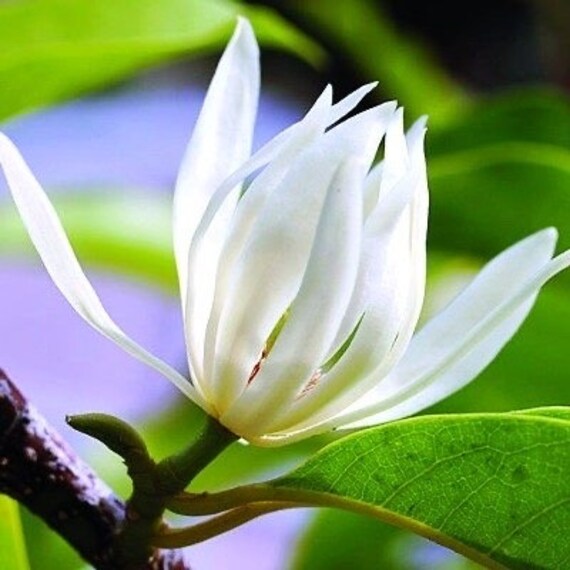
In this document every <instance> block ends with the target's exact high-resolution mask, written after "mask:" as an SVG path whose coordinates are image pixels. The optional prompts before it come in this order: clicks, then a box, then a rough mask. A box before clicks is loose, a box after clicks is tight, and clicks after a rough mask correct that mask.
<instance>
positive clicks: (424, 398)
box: [0, 20, 570, 445]
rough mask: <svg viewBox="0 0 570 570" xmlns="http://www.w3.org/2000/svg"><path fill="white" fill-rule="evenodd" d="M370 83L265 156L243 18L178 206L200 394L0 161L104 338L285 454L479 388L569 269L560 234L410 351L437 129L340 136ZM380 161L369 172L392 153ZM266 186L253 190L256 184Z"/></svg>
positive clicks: (505, 269) (381, 111) (360, 127)
mask: <svg viewBox="0 0 570 570" xmlns="http://www.w3.org/2000/svg"><path fill="white" fill-rule="evenodd" d="M372 88H373V85H369V86H365V87H362V88H361V89H359V90H357V91H355V92H354V93H352V94H351V95H349V96H348V97H346V98H345V99H343V100H342V101H340V102H338V103H336V104H334V105H333V104H332V102H331V90H330V88H328V87H327V88H326V89H325V90H324V92H323V93H322V95H321V96H320V97H319V99H318V100H317V101H316V103H315V104H314V105H313V107H312V108H311V109H310V111H309V112H308V113H307V115H306V116H305V117H304V118H303V119H302V120H301V121H299V122H298V123H296V124H294V125H292V126H291V127H289V128H288V129H287V130H285V131H283V132H282V133H280V134H279V135H277V136H276V137H275V138H274V139H273V140H271V141H270V142H269V143H267V144H266V145H265V146H264V147H262V148H261V149H260V150H259V151H257V152H256V153H255V154H253V155H252V156H250V154H251V140H252V133H253V128H254V122H255V115H256V108H257V99H258V91H259V54H258V47H257V44H256V41H255V38H254V36H253V32H252V30H251V28H250V26H249V24H248V23H247V22H246V21H244V20H241V21H240V22H239V24H238V27H237V29H236V32H235V34H234V36H233V38H232V40H231V41H230V43H229V45H228V47H227V49H226V51H225V53H224V55H223V57H222V59H221V61H220V63H219V65H218V68H217V70H216V73H215V75H214V78H213V80H212V82H211V85H210V88H209V90H208V93H207V96H206V100H205V102H204V106H203V108H202V111H201V114H200V117H199V119H198V122H197V124H196V127H195V129H194V133H193V136H192V139H191V141H190V144H189V147H188V150H187V153H186V156H185V158H184V161H183V164H182V168H181V170H180V175H179V178H178V182H177V185H176V194H175V197H174V221H173V226H174V229H173V234H174V250H175V256H176V264H177V268H178V274H179V281H180V295H181V299H182V310H183V315H184V324H185V332H186V346H187V352H188V361H189V368H190V371H191V380H188V379H186V378H184V377H183V376H182V375H180V374H179V373H178V372H177V371H176V370H174V369H173V368H172V367H170V366H169V365H168V364H165V363H164V362H162V361H160V360H159V359H157V358H156V357H154V356H152V355H151V354H149V353H148V352H147V351H145V350H144V349H143V348H141V347H140V346H139V345H138V344H137V343H135V342H134V341H133V340H131V339H130V338H129V337H128V336H127V335H126V334H125V333H124V332H123V331H122V330H121V329H120V328H119V327H118V326H117V325H116V324H115V323H114V322H113V321H112V320H111V318H110V317H109V315H108V314H107V312H106V311H105V309H104V308H103V306H102V305H101V302H100V300H99V298H98V297H97V295H96V293H95V291H94V290H93V288H92V287H91V285H90V283H89V282H88V280H87V278H86V277H85V275H84V273H83V271H82V270H81V267H80V266H79V263H78V261H77V259H76V257H75V254H74V253H73V251H72V249H71V246H70V244H69V242H68V240H67V237H66V235H65V233H64V231H63V229H62V227H61V224H60V222H59V219H58V218H57V215H56V213H55V211H54V209H53V207H52V205H51V204H50V202H49V200H48V198H47V197H46V195H45V194H44V192H43V191H42V189H41V187H40V186H39V184H38V183H37V181H36V180H35V179H34V177H33V175H32V174H31V172H30V171H29V169H28V168H27V166H26V164H25V163H24V161H23V159H22V158H21V156H20V155H19V153H18V151H17V150H16V148H15V147H14V145H13V144H12V143H11V142H10V141H9V140H8V139H7V138H6V137H4V136H1V138H0V163H1V164H2V168H3V170H4V172H5V175H6V178H7V181H8V184H9V187H10V189H11V192H12V194H13V197H14V200H15V202H16V205H17V207H18V210H19V212H20V215H21V217H22V219H23V221H24V224H25V225H26V227H27V230H28V232H29V234H30V237H31V239H32V241H33V243H34V244H35V247H36V249H37V250H38V252H39V254H40V256H41V258H42V260H43V262H44V264H45V266H46V268H47V270H48V272H49V274H50V275H51V277H52V279H53V280H54V282H55V284H56V285H57V286H58V287H59V289H60V290H61V292H62V293H63V295H64V296H65V297H66V298H67V300H68V301H69V302H70V303H71V305H72V306H73V307H74V308H75V310H76V311H77V312H78V313H79V314H80V315H81V316H82V317H83V318H84V319H85V320H86V321H87V322H89V323H90V324H91V325H92V326H94V327H95V328H96V329H97V330H99V331H100V332H101V333H102V334H104V335H106V336H107V337H109V338H110V339H111V340H113V341H115V342H116V343H117V344H118V345H120V346H121V347H122V348H124V349H125V350H126V351H128V352H129V353H131V354H132V355H134V356H135V357H137V358H139V359H140V360H142V361H143V362H146V363H147V364H149V365H150V366H153V367H154V368H156V369H157V370H158V371H159V372H161V373H163V374H164V375H165V376H166V377H167V378H169V379H170V380H171V381H172V382H173V383H174V384H175V385H176V386H178V388H180V390H181V391H182V392H183V393H184V394H185V395H186V396H188V397H189V398H191V399H192V400H194V401H195V402H196V403H197V404H198V405H199V406H201V407H202V408H203V409H204V410H205V411H206V412H208V413H209V414H211V415H213V416H214V417H216V418H217V419H218V420H219V421H220V422H221V423H222V424H223V425H225V426H226V427H227V428H229V429H230V430H232V431H233V432H235V433H236V434H238V435H240V436H242V437H243V438H245V439H246V440H248V441H251V442H254V443H257V444H260V445H278V444H282V443H286V442H289V441H293V440H296V439H301V438H304V437H308V436H310V435H313V434H315V433H320V432H323V431H326V430H329V429H332V428H340V427H361V426H369V425H373V424H377V423H380V422H386V421H389V420H394V419H397V418H401V417H404V416H407V415H410V414H413V413H415V412H417V411H419V410H421V409H423V408H425V407H427V406H430V405H431V404H433V403H435V402H437V401H438V400H440V399H442V398H445V397H446V396H448V395H449V394H451V393H452V392H454V391H456V390H458V389H459V388H461V387H462V386H464V385H465V384H466V383H468V382H469V381H470V380H471V379H473V378H474V377H475V376H476V375H477V374H478V373H479V372H480V371H481V370H482V369H483V368H484V367H485V366H486V365H487V364H488V363H489V362H490V361H491V360H492V359H493V358H494V357H495V355H496V354H497V353H498V352H499V350H500V349H501V348H502V347H503V346H504V345H505V343H506V342H507V341H508V340H509V339H510V338H511V337H512V335H513V334H514V333H515V331H516V330H517V329H518V327H519V326H520V324H521V323H522V321H523V320H524V318H525V317H526V315H527V314H528V312H529V310H530V308H531V306H532V304H533V302H534V300H535V298H536V295H537V293H538V291H539V289H540V287H541V286H542V285H543V284H544V283H545V282H546V281H547V280H548V279H550V278H551V277H552V276H553V275H555V274H556V273H558V272H559V271H561V270H562V269H563V268H565V267H567V266H568V265H569V264H570V253H569V252H566V253H564V254H562V255H560V256H558V257H555V258H554V259H553V258H552V255H553V252H554V245H555V241H556V232H555V230H553V229H547V230H544V231H541V232H539V233H537V234H534V235H532V236H530V237H528V238H526V239H525V240H523V241H521V242H519V243H518V244H516V245H514V246H513V247H511V248H510V249H508V250H506V251H505V252H503V253H501V254H500V255H499V256H498V257H497V258H495V259H494V260H493V261H491V262H490V263H489V264H488V265H487V266H486V267H485V268H484V269H483V270H482V271H481V273H480V274H479V275H478V276H477V277H476V278H475V279H474V281H473V282H472V283H471V284H470V285H469V286H468V287H467V288H466V290H465V291H464V292H463V293H462V294H461V295H459V296H458V297H457V298H456V299H455V300H454V301H453V302H452V303H451V304H450V305H449V306H448V307H447V308H446V309H445V310H444V311H443V312H442V313H441V314H439V315H438V316H437V317H435V318H434V319H433V320H432V321H431V322H429V323H428V324H427V325H426V326H425V327H424V328H423V329H422V330H421V331H419V332H418V333H416V334H415V335H414V336H412V335H413V333H414V329H415V327H416V324H417V320H418V315H419V312H420V309H421V305H422V300H423V294H424V285H425V238H426V225H427V211H428V193H427V181H426V171H425V159H424V154H423V137H424V130H425V129H424V123H423V121H420V122H418V123H416V124H415V125H414V126H413V127H412V128H411V129H410V131H409V132H408V133H407V135H405V134H404V130H403V123H402V111H401V109H397V108H396V105H395V104H394V103H386V104H384V105H380V106H378V107H375V108H373V109H370V110H367V111H364V112H362V113H360V114H357V115H355V116H354V117H351V118H350V119H347V120H345V121H344V122H341V123H340V124H339V125H337V126H334V127H332V125H334V124H335V123H337V122H338V121H339V120H340V119H341V118H343V117H344V116H345V115H346V114H347V113H349V112H350V111H352V109H353V108H354V107H355V106H356V105H357V104H358V103H359V102H360V100H361V99H362V98H363V97H364V95H365V94H366V93H367V92H368V91H370V90H371V89H372ZM382 138H384V139H385V142H384V148H385V156H384V160H383V161H382V162H381V163H380V164H379V165H378V166H376V167H373V168H371V165H372V162H373V159H374V156H375V153H376V151H377V148H378V145H379V144H380V142H381V139H382ZM255 172H258V174H257V176H256V177H255V178H254V179H253V182H251V184H250V185H249V187H248V188H247V190H246V191H245V192H244V187H243V184H244V180H245V179H246V178H247V177H250V176H251V175H252V174H253V173H255Z"/></svg>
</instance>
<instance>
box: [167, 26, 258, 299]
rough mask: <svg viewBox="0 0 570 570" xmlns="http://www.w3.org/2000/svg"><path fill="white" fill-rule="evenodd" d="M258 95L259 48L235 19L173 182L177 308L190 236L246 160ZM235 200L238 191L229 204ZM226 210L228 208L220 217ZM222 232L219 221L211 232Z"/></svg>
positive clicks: (184, 283)
mask: <svg viewBox="0 0 570 570" xmlns="http://www.w3.org/2000/svg"><path fill="white" fill-rule="evenodd" d="M258 95H259V49H258V47H257V42H256V40H255V36H254V35H253V31H252V29H251V26H250V25H249V23H248V22H247V20H244V19H240V20H239V22H238V25H237V28H236V31H235V33H234V35H233V37H232V39H231V40H230V42H229V44H228V46H227V48H226V50H225V52H224V54H223V55H222V57H221V59H220V62H219V64H218V67H217V69H216V72H215V74H214V77H213V79H212V81H211V83H210V86H209V88H208V92H207V94H206V99H205V101H204V104H203V106H202V110H201V112H200V116H199V117H198V120H197V122H196V126H195V127H194V131H193V133H192V138H191V140H190V143H189V145H188V148H187V150H186V154H185V156H184V159H183V161H182V165H181V168H180V172H179V175H178V180H177V183H176V191H175V195H174V210H173V241H174V252H175V257H176V266H177V268H178V278H179V282H180V293H181V297H182V304H183V309H184V305H185V302H184V301H185V298H186V294H187V277H188V275H187V274H188V251H189V248H190V243H191V240H192V236H193V234H194V231H195V229H196V227H197V225H198V223H199V221H200V219H201V217H202V215H203V213H204V210H205V209H206V206H207V204H208V202H209V200H210V198H211V197H212V194H213V193H214V191H215V190H216V188H217V187H218V186H219V185H220V184H221V183H222V182H223V180H224V179H226V178H227V177H228V176H229V175H230V174H231V173H232V172H233V171H234V170H236V168H238V166H239V165H240V164H241V163H242V162H243V161H245V160H246V159H247V158H248V157H249V154H250V152H251V142H252V138H253V128H254V124H255V115H256V112H257V101H258ZM238 196H239V186H238V187H236V188H235V189H234V191H233V197H234V200H233V203H234V204H235V201H237V199H238ZM231 210H232V204H231V203H228V204H227V205H226V211H225V215H226V216H229V215H230V214H231ZM223 228H224V224H223V222H220V223H219V224H218V227H217V228H216V233H220V232H223ZM210 241H214V238H211V240H210ZM213 253H215V252H213ZM203 261H204V262H205V263H206V264H208V262H209V259H208V258H207V257H205V259H204V260H203ZM209 273H211V270H209V268H206V269H205V270H204V271H203V272H202V275H201V276H200V278H201V279H204V280H206V281H208V277H209ZM201 290H207V286H204V287H202V289H201ZM193 294H195V291H193ZM198 304H200V303H198Z"/></svg>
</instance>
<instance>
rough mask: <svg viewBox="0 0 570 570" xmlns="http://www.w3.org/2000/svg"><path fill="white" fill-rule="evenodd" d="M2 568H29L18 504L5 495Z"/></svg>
mask: <svg viewBox="0 0 570 570" xmlns="http://www.w3.org/2000/svg"><path fill="white" fill-rule="evenodd" d="M0 568H10V569H11V570H28V568H29V566H28V557H27V554H26V543H25V541H24V535H23V533H22V524H21V522H20V511H19V509H18V504H17V503H16V502H15V501H13V500H12V499H10V498H9V497H6V496H5V495H0Z"/></svg>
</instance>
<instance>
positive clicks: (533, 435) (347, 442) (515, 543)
mask: <svg viewBox="0 0 570 570" xmlns="http://www.w3.org/2000/svg"><path fill="white" fill-rule="evenodd" d="M538 413H540V414H541V415H537V414H538ZM555 413H556V414H557V415H558V417H560V415H561V412H560V410H558V411H556V412H555ZM545 414H546V412H544V410H543V411H542V412H537V411H536V410H535V411H531V412H529V413H527V414H521V413H513V414H477V415H475V414H473V415H458V416H428V417H423V418H415V419H411V420H404V421H401V422H396V423H392V424H388V425H385V426H381V427H378V428H374V429H370V430H366V431H363V432H360V433H357V434H355V435H352V436H349V437H346V438H344V439H342V440H340V441H338V442H336V443H333V444H331V445H329V446H327V447H325V448H324V449H323V450H321V451H320V452H319V453H318V454H317V455H315V456H314V457H312V458H311V459H309V460H308V461H307V462H306V463H305V464H304V465H302V466H301V467H299V468H298V469H296V470H295V471H293V472H292V473H290V474H288V475H286V476H284V477H281V478H279V479H276V480H274V481H272V482H270V483H269V486H270V488H271V490H272V491H273V495H270V493H268V492H266V495H267V498H269V497H270V496H271V500H275V499H277V500H293V501H297V502H300V503H303V504H313V505H321V506H335V507H340V508H343V509H347V510H352V511H355V512H360V513H363V514H369V515H372V516H375V517H377V518H379V519H381V520H383V521H386V522H390V523H392V524H395V525H397V526H400V527H403V528H406V529H409V530H412V531H413V532H415V533H417V534H420V535H422V536H424V537H426V538H429V539H431V540H434V541H435V542H439V543H440V544H442V545H444V546H447V547H449V548H452V549H453V550H456V551H457V552H459V553H461V554H463V555H465V556H467V557H469V558H471V559H473V560H475V561H477V562H479V563H482V564H483V565H485V566H486V567H489V568H513V569H521V570H522V569H524V570H532V569H538V568H543V569H555V568H556V569H562V568H566V567H567V563H568V560H570V541H568V535H567V530H568V528H569V525H570V490H569V487H568V479H567V478H568V473H569V472H570V422H569V421H566V420H561V419H555V418H553V417H546V415H545ZM565 417H568V416H567V415H565ZM256 500H262V496H261V495H260V496H259V497H256Z"/></svg>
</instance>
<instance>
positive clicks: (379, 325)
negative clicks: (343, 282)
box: [273, 121, 428, 430]
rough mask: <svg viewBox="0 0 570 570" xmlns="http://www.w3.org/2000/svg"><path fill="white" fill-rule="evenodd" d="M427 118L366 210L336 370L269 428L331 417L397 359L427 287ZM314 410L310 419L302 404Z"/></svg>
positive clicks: (304, 425)
mask: <svg viewBox="0 0 570 570" xmlns="http://www.w3.org/2000/svg"><path fill="white" fill-rule="evenodd" d="M423 134H424V123H423V121H422V122H419V123H417V124H416V125H415V126H414V127H413V128H412V129H411V130H410V133H409V134H408V143H407V145H408V147H409V152H410V164H409V166H408V167H407V174H406V176H404V178H403V179H402V180H400V182H399V183H398V184H397V185H396V186H395V187H393V188H391V189H390V190H389V191H388V192H387V193H386V195H385V196H383V199H382V200H381V201H380V203H379V204H378V206H377V208H376V209H375V210H374V212H373V213H372V215H369V217H368V220H367V224H366V227H365V238H364V242H363V249H362V256H361V262H360V274H359V278H358V281H357V284H356V287H355V289H354V295H353V299H352V301H351V305H350V307H349V309H348V310H347V313H346V317H345V322H344V323H343V327H342V328H341V331H342V336H340V337H339V338H337V341H336V344H337V346H340V345H341V344H342V343H343V342H344V341H345V340H346V338H347V337H348V335H349V334H351V333H352V332H353V331H354V327H355V326H356V324H357V323H358V322H359V320H360V319H362V321H361V322H360V324H359V327H358V330H357V331H356V334H355V335H354V338H353V340H352V342H351V344H350V346H349V347H348V349H347V350H346V352H345V353H344V355H343V356H342V358H341V359H340V360H339V362H338V363H337V364H335V366H333V368H332V369H331V370H330V371H329V372H328V373H327V374H325V375H324V376H323V378H322V379H321V381H320V382H319V383H318V384H317V385H316V386H315V387H314V389H313V390H311V391H309V392H308V393H307V394H306V395H305V396H304V397H303V398H300V399H299V401H298V402H297V403H296V406H294V407H292V409H291V411H290V414H289V415H288V417H287V420H288V422H289V423H282V424H275V425H273V428H274V429H277V430H284V429H291V430H299V429H305V428H307V427H310V426H311V425H313V424H318V423H320V422H322V421H324V420H326V419H327V418H330V417H332V416H334V415H336V414H338V413H339V412H340V411H342V410H343V409H344V408H345V407H346V406H348V405H349V404H350V403H351V402H353V401H354V400H355V399H357V398H358V397H360V396H361V395H362V394H364V393H366V392H367V391H368V390H370V388H371V387H372V386H374V384H375V383H376V382H377V377H378V375H380V374H384V373H386V371H388V370H389V369H390V368H391V367H392V366H393V365H394V364H395V362H396V361H397V360H398V359H399V358H400V357H401V355H402V353H403V352H404V351H405V349H406V346H407V345H408V342H409V340H410V338H411V335H412V333H413V330H414V328H415V326H416V323H417V320H418V316H419V311H420V309H421V305H422V301H423V291H424V286H425V249H426V243H425V242H426V231H427V207H428V195H427V194H428V192H427V180H426V173H425V159H424V156H423ZM313 407H314V408H316V409H318V411H317V412H315V413H314V414H312V415H311V417H310V420H309V421H308V422H300V423H299V420H300V419H301V418H302V417H303V415H305V414H306V409H309V408H313Z"/></svg>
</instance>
